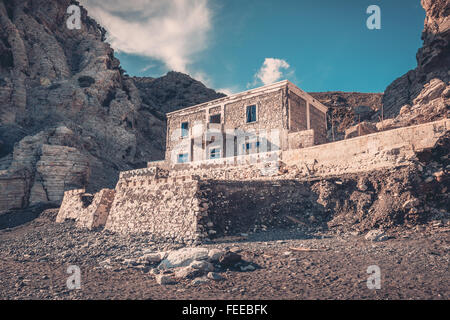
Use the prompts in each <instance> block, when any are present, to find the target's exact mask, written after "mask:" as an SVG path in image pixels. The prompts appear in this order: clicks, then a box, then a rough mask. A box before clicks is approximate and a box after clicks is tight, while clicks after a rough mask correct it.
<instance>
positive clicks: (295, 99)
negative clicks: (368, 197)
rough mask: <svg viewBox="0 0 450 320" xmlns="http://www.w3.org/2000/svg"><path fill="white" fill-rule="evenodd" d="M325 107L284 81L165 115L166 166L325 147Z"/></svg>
mask: <svg viewBox="0 0 450 320" xmlns="http://www.w3.org/2000/svg"><path fill="white" fill-rule="evenodd" d="M326 112H327V107H325V106H324V105H323V104H321V103H320V102H319V101H317V100H316V99H314V98H313V97H311V96H310V95H309V94H307V93H306V92H304V91H303V90H301V89H299V88H298V87H296V86H295V85H294V84H292V83H291V82H289V81H287V80H284V81H280V82H277V83H274V84H270V85H266V86H263V87H260V88H256V89H252V90H249V91H245V92H242V93H238V94H234V95H231V96H227V97H223V98H219V99H216V100H213V101H209V102H206V103H202V104H199V105H195V106H192V107H189V108H185V109H182V110H178V111H174V112H170V113H168V114H167V140H166V161H167V162H169V163H171V164H174V163H185V162H195V161H202V160H208V159H217V158H225V157H235V156H240V155H246V154H252V153H260V152H270V151H276V150H282V151H285V150H290V149H298V148H305V147H310V146H312V145H316V144H322V143H325V142H326V132H327V120H326Z"/></svg>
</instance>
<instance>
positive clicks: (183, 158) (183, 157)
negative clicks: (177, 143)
mask: <svg viewBox="0 0 450 320" xmlns="http://www.w3.org/2000/svg"><path fill="white" fill-rule="evenodd" d="M188 156H189V154H187V153H180V154H179V155H178V161H177V162H178V163H185V162H188Z"/></svg>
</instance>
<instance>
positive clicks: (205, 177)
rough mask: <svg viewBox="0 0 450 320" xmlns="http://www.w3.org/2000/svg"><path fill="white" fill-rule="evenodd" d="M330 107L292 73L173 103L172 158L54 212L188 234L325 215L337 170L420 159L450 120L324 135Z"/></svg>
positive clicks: (77, 193) (216, 233) (82, 220)
mask: <svg viewBox="0 0 450 320" xmlns="http://www.w3.org/2000/svg"><path fill="white" fill-rule="evenodd" d="M325 114H326V108H325V107H324V106H323V105H321V104H320V103H319V102H318V101H316V100H314V98H312V97H310V96H309V95H308V94H306V93H304V92H303V91H301V90H300V89H298V88H297V87H295V86H294V85H293V84H291V83H290V82H288V81H282V82H279V83H275V84H273V85H268V86H264V87H261V88H258V89H254V90H250V91H247V92H243V93H240V94H236V95H232V96H229V97H225V98H220V99H218V100H214V101H211V102H208V103H204V104H200V105H197V106H193V107H190V108H186V109H183V110H179V111H177V112H172V113H170V114H169V115H168V129H167V131H168V134H167V136H168V138H167V153H166V159H165V160H161V161H154V162H149V163H148V165H147V168H143V169H136V170H131V171H125V172H121V173H120V176H119V181H118V182H117V185H116V187H115V188H114V189H112V190H108V189H103V190H101V191H99V192H98V193H96V194H94V195H92V194H87V193H86V192H85V190H84V189H79V190H70V191H66V192H65V193H64V199H63V203H62V205H61V208H60V210H59V213H58V216H57V218H56V221H57V222H63V221H65V220H75V221H76V224H77V225H78V226H79V227H84V228H89V229H97V228H104V229H105V230H109V231H112V232H117V233H121V234H133V233H141V234H148V236H149V237H150V238H153V239H158V240H164V241H165V240H167V241H175V242H185V243H190V242H197V241H206V240H208V239H213V238H220V237H223V236H229V235H236V234H240V233H247V232H249V231H251V232H254V231H258V230H266V228H269V227H283V228H284V227H286V226H289V225H290V224H295V225H297V224H298V223H300V224H303V225H306V224H311V223H315V222H314V219H316V218H317V217H319V218H320V219H319V220H318V221H319V222H317V223H320V221H325V220H326V218H327V216H329V215H330V210H331V209H330V208H329V207H326V206H325V202H324V201H325V199H326V198H327V197H329V195H330V194H329V193H328V192H329V189H328V187H327V186H330V185H334V182H333V181H334V180H335V177H337V176H340V175H343V174H357V175H359V174H361V173H364V172H368V171H371V170H387V169H394V168H399V167H406V166H412V167H414V166H415V161H416V159H417V156H416V154H417V152H418V151H420V150H427V149H430V148H432V147H433V146H434V145H435V144H436V143H437V141H438V140H439V139H441V137H443V136H444V135H446V134H447V132H448V131H449V130H450V120H449V119H443V120H440V121H436V122H431V123H426V124H421V125H416V126H410V127H404V128H398V129H394V130H388V131H382V132H376V133H372V134H368V135H364V136H358V137H354V138H350V139H346V140H342V141H337V142H332V143H325V142H326V141H325V132H326V117H325ZM0 178H1V177H0ZM354 182H355V183H354V184H348V185H347V187H348V186H349V185H353V186H356V180H355V181H354ZM315 183H317V184H315ZM340 183H342V182H340ZM359 183H360V182H358V184H359ZM322 184H323V186H324V187H323V188H322V187H320V188H319V189H320V190H323V192H324V194H321V193H320V192H319V193H318V189H317V188H318V185H322ZM366 187H367V186H366ZM358 190H359V189H358ZM357 192H358V193H357V194H358V195H361V194H362V193H360V191H357ZM369 198H371V197H370V196H369ZM356 199H357V200H354V199H353V200H352V198H351V197H350V198H349V199H343V200H344V201H345V202H346V203H347V202H348V201H356V202H357V203H354V204H353V205H352V207H354V208H359V206H360V202H359V200H358V199H360V197H359V196H358V197H357V198H356ZM361 199H367V197H364V198H361ZM371 199H372V198H371ZM396 199H397V200H395V201H397V202H398V203H401V201H403V200H400V199H398V198H396ZM341 200H342V199H341ZM341 200H339V201H341ZM364 201H365V200H364ZM341 206H342V204H341V202H338V203H337V204H336V208H341ZM357 210H358V211H360V209H357ZM313 213H314V219H312V218H311V214H313ZM311 219H312V220H311Z"/></svg>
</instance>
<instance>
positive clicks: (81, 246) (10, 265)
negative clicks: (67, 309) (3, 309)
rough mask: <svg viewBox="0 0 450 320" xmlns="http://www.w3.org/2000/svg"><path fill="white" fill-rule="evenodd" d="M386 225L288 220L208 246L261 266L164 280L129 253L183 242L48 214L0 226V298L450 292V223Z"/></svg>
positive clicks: (427, 295)
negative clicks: (381, 231) (377, 281)
mask: <svg viewBox="0 0 450 320" xmlns="http://www.w3.org/2000/svg"><path fill="white" fill-rule="evenodd" d="M387 234H388V236H389V239H388V240H386V241H382V242H370V241H367V240H365V239H364V235H361V234H356V233H354V234H340V235H336V234H331V233H320V234H313V235H307V234H305V233H303V232H301V231H290V232H287V231H281V230H280V231H269V232H263V233H256V234H251V235H248V236H247V237H246V239H244V240H239V239H233V238H229V239H222V240H221V242H219V243H210V244H205V245H202V246H204V247H208V248H228V249H230V248H231V250H232V251H235V252H238V253H239V254H241V256H242V258H243V259H244V260H245V261H247V263H250V264H251V265H252V266H254V267H255V270H252V271H237V270H238V269H232V270H230V269H228V270H222V272H221V273H220V274H221V275H222V276H223V277H224V278H225V280H222V281H213V280H210V281H208V282H206V283H202V284H198V285H193V284H192V283H191V281H190V280H187V279H185V280H180V281H179V282H178V283H176V284H173V285H165V286H161V285H159V284H157V283H156V281H155V276H154V275H153V274H152V273H151V272H150V271H151V268H150V267H148V266H143V265H134V264H133V263H130V261H134V260H135V259H137V258H138V257H140V256H142V255H143V254H145V253H149V252H154V251H160V250H173V249H177V248H180V247H182V246H181V245H177V244H164V243H155V242H152V241H150V240H148V239H147V238H146V237H145V236H135V235H133V236H129V237H121V236H119V235H116V234H111V233H107V232H104V231H102V232H96V231H86V230H79V229H77V228H75V227H74V225H73V223H70V222H68V223H64V224H56V223H54V222H52V221H51V219H49V217H48V216H46V215H41V217H39V218H38V219H36V220H34V221H32V222H29V223H27V224H25V225H22V226H18V227H15V228H12V229H5V230H2V231H0V252H1V254H2V263H1V264H0V275H1V277H0V299H449V289H450V274H449V248H450V245H449V244H450V241H449V240H450V227H449V225H442V224H440V225H437V224H434V225H433V224H429V225H426V226H422V227H417V228H415V229H414V230H401V229H399V230H391V231H390V232H388V233H387ZM299 248H301V249H299ZM310 249H312V250H310ZM302 250H303V251H302ZM127 261H128V262H127ZM125 262H126V263H125ZM70 265H77V266H78V267H79V268H80V270H81V289H79V290H69V289H68V288H67V286H66V281H67V279H68V278H69V277H70V275H69V274H67V268H68V267H69V266H70ZM371 265H377V266H379V268H380V270H381V288H380V289H378V290H373V289H372V290H370V289H368V288H367V278H368V277H369V276H370V275H369V274H368V273H367V268H368V267H369V266H371Z"/></svg>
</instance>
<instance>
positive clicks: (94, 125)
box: [0, 0, 222, 211]
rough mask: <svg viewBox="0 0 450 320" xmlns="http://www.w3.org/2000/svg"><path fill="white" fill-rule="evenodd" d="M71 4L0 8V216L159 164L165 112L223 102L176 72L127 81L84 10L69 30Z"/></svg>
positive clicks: (7, 1)
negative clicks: (77, 23) (78, 26)
mask: <svg viewBox="0 0 450 320" xmlns="http://www.w3.org/2000/svg"><path fill="white" fill-rule="evenodd" d="M73 3H74V2H73V1H70V0H58V1H45V0H33V1H31V0H30V1H19V0H1V1H0V105H1V108H0V211H1V210H4V209H9V208H12V207H26V206H28V205H30V204H34V203H39V202H49V201H50V202H54V203H59V202H60V201H61V197H62V193H63V191H64V190H68V189H72V188H76V187H83V186H85V187H87V188H88V189H90V190H96V189H99V188H101V187H106V186H114V184H115V182H116V180H117V176H118V171H119V170H127V169H132V168H137V167H140V166H144V164H145V162H146V161H148V160H157V159H161V158H162V157H163V150H164V145H163V142H164V141H165V140H164V134H165V122H164V117H163V116H162V114H163V113H164V112H166V111H167V110H171V108H176V107H177V106H180V107H184V106H187V105H189V104H196V103H201V102H204V101H206V100H210V99H213V98H218V97H221V96H222V94H217V93H215V92H214V91H213V90H211V89H208V88H206V87H205V86H203V85H202V84H201V83H199V82H197V81H195V80H193V79H191V78H190V77H188V76H186V75H182V74H179V73H169V74H168V75H167V76H165V77H162V78H160V79H149V78H144V79H142V78H130V77H128V76H126V75H125V74H124V72H123V70H122V69H121V67H120V62H119V61H118V60H117V59H116V58H115V57H114V51H113V49H112V48H111V47H110V46H109V44H108V43H106V42H105V41H104V39H105V30H104V29H103V28H102V27H101V26H99V25H98V24H97V23H96V22H95V21H94V20H93V19H91V18H90V17H89V16H88V15H87V12H86V10H85V9H83V8H82V7H81V6H80V7H81V29H80V30H77V29H73V30H69V29H68V28H67V25H66V20H67V19H68V17H69V15H68V14H67V13H66V10H67V8H68V6H69V5H70V4H73ZM137 86H138V87H139V89H141V91H139V90H138V88H137Z"/></svg>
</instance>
